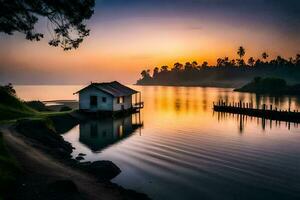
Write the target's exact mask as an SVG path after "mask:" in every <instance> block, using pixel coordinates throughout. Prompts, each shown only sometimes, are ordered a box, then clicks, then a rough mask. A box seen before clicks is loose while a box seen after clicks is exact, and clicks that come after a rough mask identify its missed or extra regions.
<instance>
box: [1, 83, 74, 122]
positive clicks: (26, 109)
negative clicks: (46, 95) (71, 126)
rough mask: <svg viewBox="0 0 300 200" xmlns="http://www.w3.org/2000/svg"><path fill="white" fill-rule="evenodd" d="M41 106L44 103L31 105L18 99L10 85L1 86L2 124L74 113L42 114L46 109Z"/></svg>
mask: <svg viewBox="0 0 300 200" xmlns="http://www.w3.org/2000/svg"><path fill="white" fill-rule="evenodd" d="M41 104H42V102H37V101H33V102H29V103H26V102H23V101H22V100H20V99H19V98H18V97H17V95H16V92H15V91H14V89H13V87H12V86H11V85H10V84H9V85H6V86H0V122H1V121H9V120H16V119H22V118H31V119H34V118H37V119H43V118H47V117H51V116H56V115H65V114H68V113H70V112H71V111H72V110H68V111H63V112H51V111H44V112H40V111H43V110H46V108H45V107H44V106H43V105H41ZM34 108H35V109H34ZM38 110H40V111H38Z"/></svg>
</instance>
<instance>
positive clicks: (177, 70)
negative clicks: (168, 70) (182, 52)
mask: <svg viewBox="0 0 300 200" xmlns="http://www.w3.org/2000/svg"><path fill="white" fill-rule="evenodd" d="M182 68H183V65H182V64H181V63H179V62H177V63H175V64H174V66H173V69H172V70H174V71H176V72H179V71H180V70H182Z"/></svg>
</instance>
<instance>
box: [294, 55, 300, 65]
mask: <svg viewBox="0 0 300 200" xmlns="http://www.w3.org/2000/svg"><path fill="white" fill-rule="evenodd" d="M295 64H296V65H300V54H297V55H296V59H295Z"/></svg>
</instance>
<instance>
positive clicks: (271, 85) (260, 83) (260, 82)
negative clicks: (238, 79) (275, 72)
mask: <svg viewBox="0 0 300 200" xmlns="http://www.w3.org/2000/svg"><path fill="white" fill-rule="evenodd" d="M234 91H238V92H253V93H257V94H282V95H283V94H286V95H300V84H296V85H288V84H287V83H286V81H285V80H283V79H280V78H261V77H255V78H254V79H253V80H252V81H251V82H250V83H248V84H246V85H244V86H243V87H241V88H237V89H235V90H234Z"/></svg>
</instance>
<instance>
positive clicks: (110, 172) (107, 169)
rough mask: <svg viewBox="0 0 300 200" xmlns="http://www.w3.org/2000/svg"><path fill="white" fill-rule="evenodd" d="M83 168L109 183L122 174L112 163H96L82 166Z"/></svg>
mask: <svg viewBox="0 0 300 200" xmlns="http://www.w3.org/2000/svg"><path fill="white" fill-rule="evenodd" d="M81 167H82V168H83V169H84V170H85V171H87V172H89V173H91V174H93V175H95V176H96V177H97V178H98V179H99V180H101V181H109V180H111V179H113V178H114V177H116V176H117V175H118V174H120V173H121V170H120V168H119V167H118V166H116V165H115V164H114V163H113V162H111V161H106V160H103V161H96V162H93V163H91V164H85V165H81Z"/></svg>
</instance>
